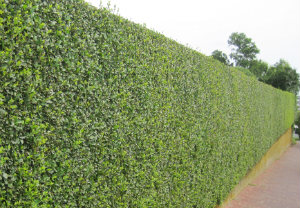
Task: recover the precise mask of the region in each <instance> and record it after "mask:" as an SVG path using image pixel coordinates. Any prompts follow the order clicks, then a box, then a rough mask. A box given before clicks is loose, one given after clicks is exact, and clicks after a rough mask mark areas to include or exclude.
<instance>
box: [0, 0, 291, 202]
mask: <svg viewBox="0 0 300 208" xmlns="http://www.w3.org/2000/svg"><path fill="white" fill-rule="evenodd" d="M153 15H155V14H153ZM293 117H294V96H293V95H292V94H290V93H287V92H283V91H280V90H277V89H274V88H272V87H270V86H267V85H265V84H263V83H260V82H258V81H256V80H255V79H252V78H250V77H248V76H246V75H244V74H243V73H242V72H240V71H238V70H237V69H235V68H229V67H227V66H224V65H222V64H221V63H219V62H217V61H215V60H213V59H212V58H208V57H206V56H204V55H202V54H200V53H199V52H197V51H194V50H191V49H189V48H187V47H185V46H183V45H180V44H178V43H176V42H175V41H173V40H170V39H168V38H166V37H164V36H163V35H161V34H158V33H156V32H154V31H151V30H148V29H146V28H145V27H142V26H140V25H137V24H134V23H132V22H130V21H128V20H126V19H123V18H121V17H119V16H117V15H114V14H111V13H110V12H109V11H108V10H106V9H101V10H98V9H96V8H94V7H92V6H90V5H88V4H87V3H84V2H83V1H82V0H56V1H55V0H47V1H45V0H0V207H1V208H5V207H42V208H43V207H205V208H207V207H214V206H215V205H216V204H219V203H220V202H221V201H222V200H224V198H225V197H226V195H227V194H228V193H229V192H230V190H231V189H232V187H234V186H235V185H236V184H237V183H238V181H239V180H240V179H241V177H243V176H244V175H245V174H246V173H247V171H248V170H249V169H251V167H252V166H253V165H254V164H255V163H256V162H257V161H258V160H259V159H260V158H261V156H262V155H263V154H264V153H265V152H266V151H267V149H268V148H269V147H270V146H271V145H272V144H273V143H274V142H275V141H276V139H277V138H278V137H279V136H280V135H281V134H283V133H284V132H285V130H286V129H288V128H289V127H290V126H291V124H292V122H293V120H294V119H293Z"/></svg>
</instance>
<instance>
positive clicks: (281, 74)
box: [265, 59, 300, 94]
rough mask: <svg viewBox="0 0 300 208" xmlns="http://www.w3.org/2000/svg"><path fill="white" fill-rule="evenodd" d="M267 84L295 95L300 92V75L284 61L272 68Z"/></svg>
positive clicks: (266, 80)
mask: <svg viewBox="0 0 300 208" xmlns="http://www.w3.org/2000/svg"><path fill="white" fill-rule="evenodd" d="M265 83H267V84H270V85H272V86H273V87H275V88H279V89H282V90H285V91H289V92H292V93H294V94H297V93H298V92H299V86H300V81H299V74H298V73H297V71H296V70H295V69H293V68H292V67H291V66H290V64H289V63H288V62H287V61H285V60H283V59H280V61H279V62H278V63H276V64H275V65H274V66H273V67H271V68H270V70H269V71H268V73H267V75H266V79H265Z"/></svg>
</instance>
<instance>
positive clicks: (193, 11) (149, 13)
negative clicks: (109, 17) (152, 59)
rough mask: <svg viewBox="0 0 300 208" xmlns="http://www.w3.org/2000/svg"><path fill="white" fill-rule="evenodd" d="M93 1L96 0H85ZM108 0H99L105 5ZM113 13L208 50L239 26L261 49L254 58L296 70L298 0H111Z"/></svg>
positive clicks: (299, 65) (299, 62) (299, 63)
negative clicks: (289, 65)
mask: <svg viewBox="0 0 300 208" xmlns="http://www.w3.org/2000/svg"><path fill="white" fill-rule="evenodd" d="M86 1H87V2H90V3H91V4H93V5H94V6H99V5H100V0H86ZM107 3H108V0H102V5H107ZM110 4H111V5H112V7H113V6H116V8H117V9H118V13H119V14H120V15H121V16H123V17H125V18H127V19H129V20H132V21H133V22H136V23H141V24H146V26H147V27H148V28H150V29H154V30H156V31H158V32H161V33H163V34H164V35H166V36H168V37H170V38H172V39H174V40H176V41H178V42H180V43H183V44H188V45H189V46H190V47H192V48H194V49H196V50H198V51H200V52H202V53H204V54H206V55H210V54H211V52H212V51H214V50H215V49H219V50H222V51H224V52H226V53H227V54H229V53H230V48H229V47H228V44H227V40H228V37H229V35H230V34H231V33H232V32H243V33H245V34H246V35H247V36H248V37H250V38H252V40H253V41H254V42H255V43H256V45H257V47H258V48H259V49H260V51H261V52H260V54H259V56H258V58H260V59H262V60H264V61H266V62H268V63H269V64H271V65H272V64H274V63H276V62H277V61H279V59H280V58H283V59H285V60H287V61H288V62H289V63H290V64H291V66H292V67H293V68H296V69H297V71H298V73H300V0H226V1H224V0H151V1H150V0H148V1H145V0H110Z"/></svg>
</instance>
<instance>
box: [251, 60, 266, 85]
mask: <svg viewBox="0 0 300 208" xmlns="http://www.w3.org/2000/svg"><path fill="white" fill-rule="evenodd" d="M249 70H250V72H251V73H252V74H254V75H255V76H256V77H257V79H258V80H259V81H262V82H264V81H265V79H266V77H267V73H268V70H269V65H268V63H267V62H264V61H262V60H253V61H251V62H250V65H249Z"/></svg>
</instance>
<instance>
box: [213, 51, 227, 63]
mask: <svg viewBox="0 0 300 208" xmlns="http://www.w3.org/2000/svg"><path fill="white" fill-rule="evenodd" d="M211 55H212V57H214V58H215V59H217V60H219V61H220V62H222V63H223V64H226V65H230V61H229V59H228V56H227V55H226V54H225V53H223V52H222V51H220V50H214V51H213V52H212V54H211Z"/></svg>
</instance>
